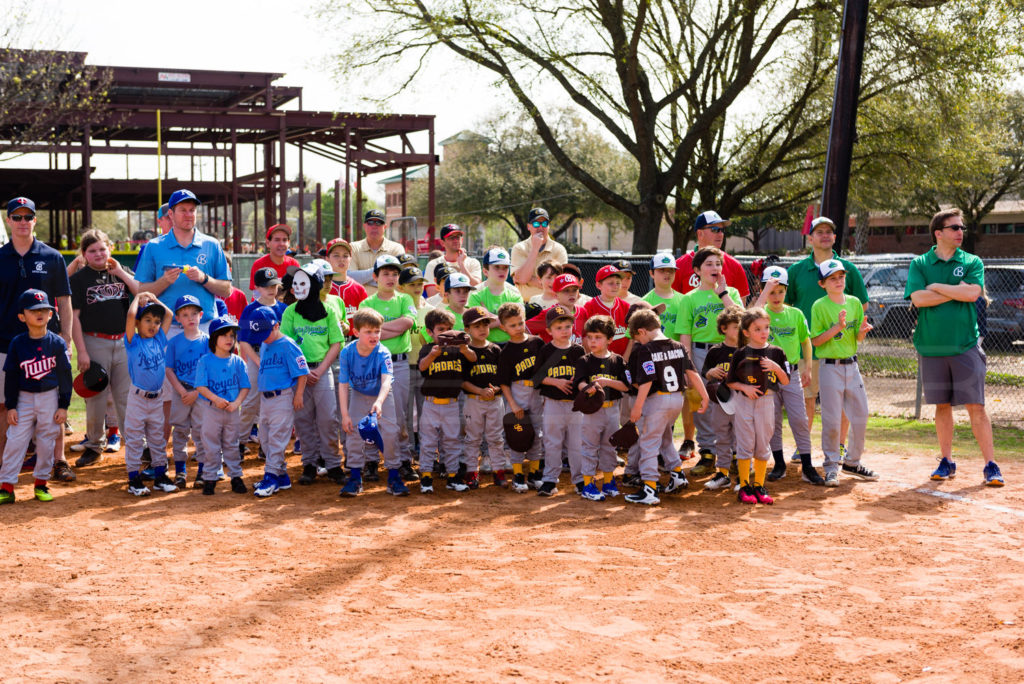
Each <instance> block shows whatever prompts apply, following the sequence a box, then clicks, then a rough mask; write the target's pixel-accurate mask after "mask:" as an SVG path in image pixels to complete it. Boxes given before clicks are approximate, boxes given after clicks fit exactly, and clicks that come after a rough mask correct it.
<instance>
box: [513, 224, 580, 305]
mask: <svg viewBox="0 0 1024 684" xmlns="http://www.w3.org/2000/svg"><path fill="white" fill-rule="evenodd" d="M550 222H551V219H550V218H549V217H548V212H547V210H545V209H541V208H540V207H537V208H535V209H531V210H530V213H529V215H528V216H527V217H526V227H527V228H528V229H529V230H530V237H529V238H527V239H526V240H523V241H522V242H517V243H516V244H515V245H513V247H512V252H511V254H512V280H513V281H515V284H516V287H518V288H519V292H520V293H521V294H522V295H523V301H524V302H528V301H530V297H533V296H534V295H538V294H541V293H543V292H544V288H543V287H541V284H540V278H538V277H537V266H538V265H539V264H542V263H544V262H545V261H557V262H558V263H560V264H564V263H566V262H568V261H569V254H568V253H567V252H566V251H565V247H563V246H562V245H560V244H559V243H557V242H555V241H554V240H552V239H551V237H550V236H549V235H548V225H549V224H550Z"/></svg>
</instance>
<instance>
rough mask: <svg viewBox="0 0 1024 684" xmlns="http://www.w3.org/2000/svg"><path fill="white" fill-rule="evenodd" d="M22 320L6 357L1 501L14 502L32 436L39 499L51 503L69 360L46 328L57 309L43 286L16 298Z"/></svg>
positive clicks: (68, 396) (67, 390) (68, 399)
mask: <svg viewBox="0 0 1024 684" xmlns="http://www.w3.org/2000/svg"><path fill="white" fill-rule="evenodd" d="M18 310H19V313H18V320H20V321H21V322H22V323H24V324H25V325H26V326H27V327H28V332H24V333H21V334H20V335H17V336H15V337H14V339H12V340H11V344H10V346H9V347H8V350H7V359H6V360H5V361H4V373H5V382H4V404H5V405H6V406H7V424H8V427H7V443H6V444H5V445H4V455H3V463H2V465H0V504H9V503H14V485H15V484H17V482H18V474H19V473H20V471H21V464H22V463H23V462H24V460H25V451H26V450H27V449H28V443H29V440H31V439H32V438H33V437H34V438H35V440H36V444H38V445H40V448H39V449H38V451H37V453H36V465H35V469H34V471H33V475H34V477H35V490H34V495H35V498H36V499H38V500H39V501H53V495H51V494H50V491H49V489H47V487H46V483H47V480H48V479H49V477H50V471H51V470H52V468H53V449H45V448H42V447H43V445H45V444H55V443H56V442H57V439H58V438H59V436H60V431H61V428H62V427H63V425H64V421H65V419H66V418H67V414H68V406H69V405H70V404H71V362H70V361H69V360H68V354H67V351H68V350H67V345H65V344H64V340H63V339H61V337H60V336H59V335H57V334H55V333H53V332H50V331H49V330H47V329H46V326H47V325H48V324H49V322H50V318H51V317H52V316H53V312H54V307H53V306H52V305H51V304H50V299H49V297H47V296H46V293H45V292H43V291H42V290H35V289H30V290H26V291H25V292H23V293H22V294H21V296H20V297H19V298H18Z"/></svg>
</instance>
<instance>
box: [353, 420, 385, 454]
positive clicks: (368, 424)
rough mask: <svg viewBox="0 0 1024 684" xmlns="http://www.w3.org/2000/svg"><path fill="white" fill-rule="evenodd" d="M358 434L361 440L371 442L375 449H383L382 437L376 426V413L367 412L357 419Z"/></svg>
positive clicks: (381, 450)
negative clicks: (359, 419) (360, 418)
mask: <svg viewBox="0 0 1024 684" xmlns="http://www.w3.org/2000/svg"><path fill="white" fill-rule="evenodd" d="M359 436H360V437H362V438H363V441H364V442H366V443H367V444H372V445H374V446H375V447H377V451H380V452H383V451H384V438H383V437H382V436H381V434H380V429H379V428H378V427H377V414H375V413H368V414H366V416H365V417H364V418H363V419H362V420H361V421H359Z"/></svg>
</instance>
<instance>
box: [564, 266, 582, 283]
mask: <svg viewBox="0 0 1024 684" xmlns="http://www.w3.org/2000/svg"><path fill="white" fill-rule="evenodd" d="M562 273H568V274H569V275H574V276H576V280H578V281H580V282H581V283H582V282H583V271H581V270H580V267H579V266H577V265H576V264H574V263H568V264H562Z"/></svg>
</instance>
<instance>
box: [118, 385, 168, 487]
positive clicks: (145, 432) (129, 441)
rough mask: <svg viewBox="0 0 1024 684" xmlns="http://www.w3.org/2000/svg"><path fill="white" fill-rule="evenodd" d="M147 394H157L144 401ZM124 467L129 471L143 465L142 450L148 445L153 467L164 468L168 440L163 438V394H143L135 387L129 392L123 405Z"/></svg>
mask: <svg viewBox="0 0 1024 684" xmlns="http://www.w3.org/2000/svg"><path fill="white" fill-rule="evenodd" d="M146 394H156V395H157V396H155V397H153V398H152V399H147V398H146V397H145V395H146ZM121 427H122V432H124V464H125V467H126V468H127V469H128V472H129V473H131V472H135V471H137V470H139V468H140V467H141V465H142V450H143V448H144V447H145V445H147V444H148V445H149V455H150V458H152V466H153V467H154V468H159V467H161V466H163V467H166V466H167V441H166V440H165V439H164V398H163V393H162V392H159V391H158V392H146V390H143V389H139V388H138V387H135V386H134V385H133V386H132V388H131V389H130V390H128V403H127V405H126V406H125V416H124V425H122V426H121Z"/></svg>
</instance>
